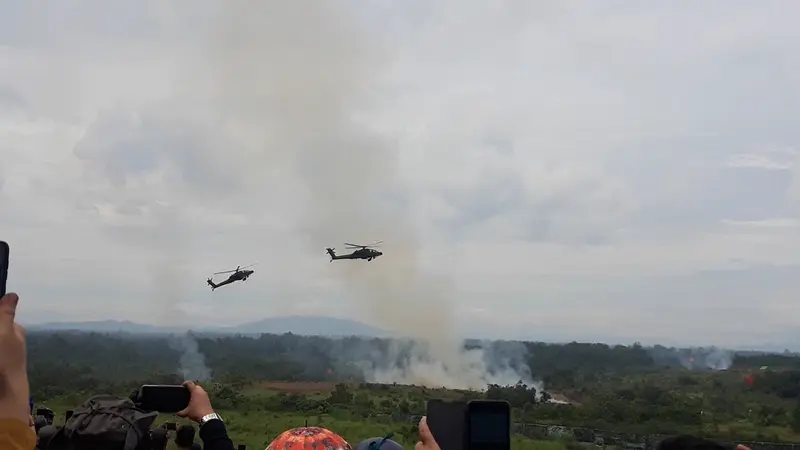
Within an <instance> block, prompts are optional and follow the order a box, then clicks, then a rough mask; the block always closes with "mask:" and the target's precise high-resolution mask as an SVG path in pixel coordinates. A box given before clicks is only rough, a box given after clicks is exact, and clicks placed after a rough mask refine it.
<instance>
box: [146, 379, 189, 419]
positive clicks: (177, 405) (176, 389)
mask: <svg viewBox="0 0 800 450" xmlns="http://www.w3.org/2000/svg"><path fill="white" fill-rule="evenodd" d="M190 398H191V393H189V389H187V388H186V386H170V385H154V384H146V385H144V386H142V387H141V389H140V390H139V407H140V408H142V409H144V410H147V411H158V412H163V413H176V412H178V411H181V410H183V409H186V407H187V406H189V399H190Z"/></svg>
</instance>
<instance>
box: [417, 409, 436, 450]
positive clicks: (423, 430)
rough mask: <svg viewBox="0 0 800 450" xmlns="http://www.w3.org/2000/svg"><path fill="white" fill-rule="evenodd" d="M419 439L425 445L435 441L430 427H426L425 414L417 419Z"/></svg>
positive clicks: (426, 419)
mask: <svg viewBox="0 0 800 450" xmlns="http://www.w3.org/2000/svg"><path fill="white" fill-rule="evenodd" d="M419 440H420V441H422V443H423V444H425V445H427V444H433V443H436V439H434V438H433V433H431V429H430V428H428V417H427V416H422V418H421V419H419Z"/></svg>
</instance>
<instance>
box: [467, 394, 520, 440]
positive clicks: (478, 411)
mask: <svg viewBox="0 0 800 450" xmlns="http://www.w3.org/2000/svg"><path fill="white" fill-rule="evenodd" d="M467 428H468V430H469V431H468V433H467V435H468V436H467V439H468V444H469V445H468V449H469V450H510V449H511V408H510V407H509V405H508V403H507V402H502V401H472V402H469V404H468V405H467Z"/></svg>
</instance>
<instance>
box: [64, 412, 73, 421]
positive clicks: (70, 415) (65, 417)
mask: <svg viewBox="0 0 800 450" xmlns="http://www.w3.org/2000/svg"><path fill="white" fill-rule="evenodd" d="M73 414H75V411H73V410H71V409H68V410H67V412H65V413H64V422H66V421H67V420H69V418H70V417H72V415H73Z"/></svg>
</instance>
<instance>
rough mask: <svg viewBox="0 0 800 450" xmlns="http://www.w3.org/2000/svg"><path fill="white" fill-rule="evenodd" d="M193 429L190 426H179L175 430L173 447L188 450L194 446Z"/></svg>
mask: <svg viewBox="0 0 800 450" xmlns="http://www.w3.org/2000/svg"><path fill="white" fill-rule="evenodd" d="M194 434H195V429H194V427H193V426H191V425H181V426H180V427H178V429H177V430H175V445H177V446H178V447H180V448H184V449H188V448H190V447H191V446H192V444H194Z"/></svg>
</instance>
